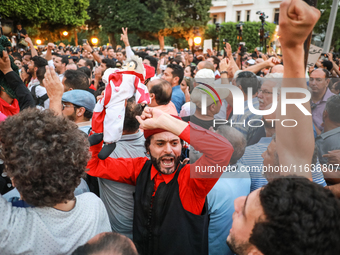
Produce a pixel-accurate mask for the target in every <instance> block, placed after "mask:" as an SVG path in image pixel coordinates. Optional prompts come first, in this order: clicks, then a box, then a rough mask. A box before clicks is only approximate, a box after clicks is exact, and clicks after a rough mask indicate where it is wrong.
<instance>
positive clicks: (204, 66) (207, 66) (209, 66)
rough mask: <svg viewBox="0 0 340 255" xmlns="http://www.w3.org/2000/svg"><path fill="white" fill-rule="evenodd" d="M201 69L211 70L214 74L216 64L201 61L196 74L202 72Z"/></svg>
mask: <svg viewBox="0 0 340 255" xmlns="http://www.w3.org/2000/svg"><path fill="white" fill-rule="evenodd" d="M201 69H210V70H212V71H213V72H214V71H215V69H214V64H213V63H211V62H209V61H201V62H199V63H198V65H197V70H196V72H197V71H199V70H201Z"/></svg>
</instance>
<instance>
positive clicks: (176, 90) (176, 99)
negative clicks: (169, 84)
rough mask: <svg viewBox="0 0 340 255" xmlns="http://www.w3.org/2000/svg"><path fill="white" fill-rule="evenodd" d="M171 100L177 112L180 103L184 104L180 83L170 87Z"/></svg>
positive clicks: (178, 111)
mask: <svg viewBox="0 0 340 255" xmlns="http://www.w3.org/2000/svg"><path fill="white" fill-rule="evenodd" d="M171 102H173V103H174V105H175V106H176V110H177V113H178V114H179V113H180V111H181V108H182V105H184V104H185V95H184V93H183V91H182V90H181V85H177V86H175V87H173V88H172V94H171Z"/></svg>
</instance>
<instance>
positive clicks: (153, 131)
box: [144, 115, 182, 139]
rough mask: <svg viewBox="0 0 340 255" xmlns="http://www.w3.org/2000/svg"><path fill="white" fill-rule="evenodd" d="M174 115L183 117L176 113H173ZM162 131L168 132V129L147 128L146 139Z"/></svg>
mask: <svg viewBox="0 0 340 255" xmlns="http://www.w3.org/2000/svg"><path fill="white" fill-rule="evenodd" d="M171 116H172V117H174V118H176V119H179V120H182V119H181V117H178V116H176V115H171ZM162 132H168V130H165V129H162V128H155V129H147V130H144V137H145V139H147V138H148V137H150V136H152V135H154V134H158V133H162Z"/></svg>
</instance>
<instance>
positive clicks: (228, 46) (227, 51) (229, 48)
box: [224, 43, 233, 58]
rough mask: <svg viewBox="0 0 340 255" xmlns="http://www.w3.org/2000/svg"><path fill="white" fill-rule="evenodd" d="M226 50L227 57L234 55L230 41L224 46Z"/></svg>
mask: <svg viewBox="0 0 340 255" xmlns="http://www.w3.org/2000/svg"><path fill="white" fill-rule="evenodd" d="M224 50H225V51H226V53H227V57H228V58H232V57H233V52H232V50H231V45H230V43H226V45H225V47H224Z"/></svg>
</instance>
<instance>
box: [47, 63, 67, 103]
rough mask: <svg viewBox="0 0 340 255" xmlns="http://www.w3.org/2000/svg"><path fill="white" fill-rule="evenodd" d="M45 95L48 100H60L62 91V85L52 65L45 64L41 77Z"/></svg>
mask: <svg viewBox="0 0 340 255" xmlns="http://www.w3.org/2000/svg"><path fill="white" fill-rule="evenodd" d="M43 84H44V86H45V88H46V92H47V95H48V97H49V99H50V100H54V99H56V100H60V102H61V98H62V96H63V93H64V85H63V84H62V83H61V81H60V79H59V77H58V75H57V74H56V72H55V71H54V69H53V67H49V66H46V73H45V76H44V79H43Z"/></svg>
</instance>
